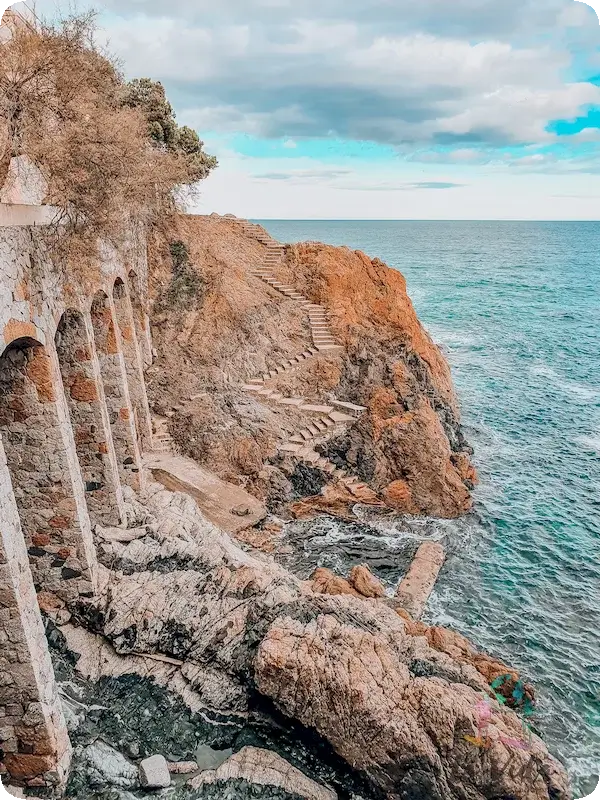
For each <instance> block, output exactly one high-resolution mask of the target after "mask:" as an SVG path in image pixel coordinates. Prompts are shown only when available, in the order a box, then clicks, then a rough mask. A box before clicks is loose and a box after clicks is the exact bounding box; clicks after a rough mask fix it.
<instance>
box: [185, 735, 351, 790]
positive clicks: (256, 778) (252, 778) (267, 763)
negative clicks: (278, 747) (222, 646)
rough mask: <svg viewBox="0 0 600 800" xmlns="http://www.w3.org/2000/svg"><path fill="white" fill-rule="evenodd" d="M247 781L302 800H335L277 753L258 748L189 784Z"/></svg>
mask: <svg viewBox="0 0 600 800" xmlns="http://www.w3.org/2000/svg"><path fill="white" fill-rule="evenodd" d="M232 780H233V781H235V780H244V781H246V782H247V783H249V784H251V785H253V786H268V787H272V788H274V789H281V790H283V791H284V792H288V793H289V794H291V795H293V796H294V797H295V798H296V797H297V798H302V800H336V797H337V795H336V794H335V792H333V791H331V789H327V788H325V787H324V786H321V785H319V784H318V783H316V782H315V781H313V780H312V779H311V778H308V777H307V776H306V775H304V774H303V773H302V772H300V770H299V769H296V767H294V766H292V765H291V764H290V763H289V762H288V761H286V760H285V759H283V758H281V756H279V755H277V753H273V752H271V751H269V750H263V749H261V748H258V747H244V748H242V749H241V750H240V751H239V753H236V754H235V755H233V756H231V758H228V759H227V761H225V762H224V763H223V764H221V766H220V767H218V768H217V769H215V770H206V771H204V772H201V773H200V774H199V775H196V777H195V778H192V779H191V781H189V786H190V787H191V788H192V789H200V788H202V787H204V786H206V785H210V784H215V783H220V782H227V781H232Z"/></svg>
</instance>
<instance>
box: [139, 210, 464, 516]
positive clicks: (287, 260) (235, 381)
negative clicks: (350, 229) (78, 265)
mask: <svg viewBox="0 0 600 800" xmlns="http://www.w3.org/2000/svg"><path fill="white" fill-rule="evenodd" d="M265 252H266V248H265V245H264V244H263V243H261V241H258V240H257V239H255V238H250V237H248V235H247V234H246V233H245V232H244V230H243V229H241V228H240V226H239V225H237V224H236V223H235V222H234V221H231V220H229V219H227V218H220V217H217V216H212V217H180V218H175V219H173V220H171V221H170V222H169V224H168V225H167V226H166V227H165V229H164V230H162V231H161V232H160V233H157V234H156V235H155V237H154V240H153V243H152V247H151V261H152V272H153V275H154V279H155V282H154V295H155V306H154V315H153V323H154V324H153V334H154V342H155V346H156V348H157V352H158V358H157V359H156V361H155V363H154V365H153V367H152V368H151V370H150V374H149V384H150V387H149V391H150V395H151V398H152V401H153V404H154V407H155V409H156V411H157V412H159V413H167V414H169V413H172V411H173V409H175V410H176V411H175V413H174V414H172V417H171V422H170V428H171V433H172V435H173V436H174V438H175V440H176V441H177V443H178V445H179V447H180V449H181V450H182V452H184V453H185V454H187V455H190V456H191V457H193V458H194V459H196V460H198V461H199V462H201V463H204V464H206V465H207V466H209V467H210V468H211V469H214V470H215V471H216V472H218V473H219V475H220V476H221V477H223V478H226V479H227V480H230V481H239V482H242V483H243V484H244V485H246V487H247V488H249V489H250V490H251V491H253V492H254V493H256V494H257V495H258V496H259V497H261V498H266V499H267V501H268V503H269V506H270V507H271V509H272V510H275V511H277V512H278V513H285V512H284V509H286V508H287V507H288V504H289V503H290V501H293V500H298V499H302V498H303V497H306V496H310V495H312V496H314V495H318V494H319V492H321V490H323V488H324V487H328V486H329V488H326V490H325V491H324V492H323V493H322V494H321V495H319V499H318V501H315V503H316V506H318V508H319V509H320V510H328V508H329V509H332V510H338V511H339V509H340V507H343V506H344V503H345V495H344V492H343V491H342V490H343V487H341V488H340V487H339V486H335V485H332V478H331V475H328V474H327V473H326V472H325V473H323V472H322V471H320V470H319V469H318V467H315V468H314V469H309V470H307V469H305V468H304V467H303V466H302V465H298V464H290V463H289V460H287V461H286V460H285V459H282V457H281V453H280V451H279V448H278V446H279V445H280V444H281V442H282V441H285V440H286V438H288V437H289V436H290V434H291V433H293V432H294V430H295V427H298V409H297V408H294V407H293V406H291V407H287V408H285V407H281V406H280V407H277V408H273V407H272V405H270V404H269V403H266V402H265V401H263V400H262V399H261V398H260V397H257V396H249V395H248V394H247V393H244V391H243V390H242V388H241V387H242V385H244V384H245V383H247V382H248V381H249V380H251V379H252V377H253V376H256V375H262V374H265V373H266V374H267V375H268V374H269V373H270V371H272V370H274V369H275V368H276V367H277V364H280V363H281V360H282V359H293V358H294V357H295V356H297V355H298V354H299V353H302V352H303V351H306V348H307V347H308V346H309V345H310V333H311V331H310V327H309V325H308V322H307V318H306V310H305V309H304V308H303V307H302V305H301V304H299V303H298V302H296V301H295V300H294V299H290V298H287V297H285V296H284V297H282V296H281V294H280V293H278V292H277V291H275V290H273V289H272V288H270V287H269V286H268V285H266V284H265V282H264V281H263V280H261V279H260V278H259V277H257V276H256V274H255V270H256V269H257V268H258V267H260V265H261V264H262V263H263V261H264V259H265ZM273 274H274V275H275V277H276V278H277V279H279V280H281V281H282V282H285V283H286V284H288V285H292V286H294V287H296V288H297V289H298V291H299V292H301V293H302V294H303V295H304V296H305V297H306V298H308V300H309V301H310V302H311V303H313V304H318V305H319V306H320V307H322V308H323V309H325V313H327V315H328V319H329V325H330V327H331V331H332V332H333V334H334V336H335V337H336V339H337V341H339V342H340V343H341V344H342V345H343V349H340V350H339V351H333V352H329V351H327V350H323V351H321V352H318V353H316V354H314V355H313V357H311V358H310V359H309V360H307V361H306V362H305V363H304V364H303V365H302V368H301V369H295V370H294V369H292V370H288V371H286V372H285V373H284V374H282V375H280V376H275V378H273V380H272V383H271V386H272V388H273V389H274V391H277V392H278V393H281V394H283V395H284V396H290V397H303V398H310V402H311V403H313V404H317V407H319V406H318V404H325V405H326V404H328V403H330V402H332V400H340V401H342V402H349V403H352V404H355V405H359V406H362V407H364V408H365V409H366V410H365V412H364V413H362V414H361V415H360V417H359V418H358V419H356V420H354V421H352V423H351V424H345V425H344V426H343V428H341V429H340V428H339V427H338V428H337V429H336V430H335V431H332V433H331V435H329V436H328V437H326V439H324V440H323V441H322V442H321V443H320V445H319V447H318V448H317V449H318V450H319V452H320V453H322V454H323V455H324V456H325V457H326V458H327V459H328V460H329V461H331V462H332V463H333V464H334V468H335V467H337V468H338V469H340V470H343V471H345V472H348V473H350V474H352V475H356V476H357V477H358V479H360V481H361V482H363V483H364V484H365V485H367V486H368V487H369V489H370V490H373V493H372V494H370V495H368V497H367V498H366V499H367V500H369V498H370V500H371V501H374V500H375V499H377V500H378V501H381V502H384V503H385V504H387V505H389V506H391V507H392V508H394V509H396V510H398V511H401V512H407V513H410V514H425V515H433V516H440V517H455V516H459V515H460V514H462V513H464V512H465V511H466V510H468V509H469V508H470V505H471V499H470V489H471V488H472V486H473V483H474V482H475V480H476V476H475V471H474V469H473V467H472V466H471V463H470V449H469V447H468V445H467V443H466V442H465V440H464V437H463V435H462V432H461V428H460V416H459V411H458V404H457V400H456V396H455V394H454V390H453V386H452V380H451V376H450V372H449V368H448V365H447V364H446V362H445V360H444V358H443V356H442V354H441V353H440V351H439V349H438V348H437V346H436V345H435V344H434V343H433V341H432V340H431V338H430V337H429V335H428V334H427V332H426V331H425V329H424V328H423V326H422V325H421V323H420V322H419V320H418V318H417V316H416V313H415V311H414V308H413V306H412V303H411V301H410V299H409V297H408V295H407V292H406V282H405V280H404V278H403V276H402V275H401V274H400V273H399V272H398V271H397V270H393V269H390V268H388V267H387V266H386V265H385V264H383V263H381V262H380V261H377V260H371V259H370V258H369V257H368V256H366V255H365V254H364V253H360V252H354V251H351V250H348V249H347V248H336V247H328V246H325V245H321V244H313V243H309V244H302V245H296V246H290V247H288V248H286V251H285V256H284V258H283V259H282V260H281V262H280V263H278V264H276V265H274V267H273ZM271 374H273V373H271ZM334 484H335V482H334ZM340 494H341V503H340ZM351 500H354V502H355V500H356V498H352V497H350V498H349V500H348V502H350V501H351ZM304 510H306V508H305V509H304Z"/></svg>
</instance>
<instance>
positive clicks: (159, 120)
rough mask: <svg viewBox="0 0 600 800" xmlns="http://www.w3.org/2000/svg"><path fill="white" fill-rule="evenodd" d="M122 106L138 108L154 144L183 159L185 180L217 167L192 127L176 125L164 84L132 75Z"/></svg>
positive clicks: (198, 179) (207, 172)
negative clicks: (186, 168)
mask: <svg viewBox="0 0 600 800" xmlns="http://www.w3.org/2000/svg"><path fill="white" fill-rule="evenodd" d="M124 102H125V105H127V106H129V107H130V108H139V109H140V110H141V111H142V112H143V114H144V116H145V117H146V119H147V121H148V133H149V136H150V139H151V140H152V142H153V143H154V145H155V147H158V148H162V149H163V150H165V151H166V152H169V153H174V154H175V155H177V156H179V157H181V158H183V159H184V160H185V162H186V165H187V167H188V170H189V181H190V182H192V181H200V180H202V179H203V178H206V177H207V175H208V174H209V173H210V171H211V170H212V169H214V168H215V167H216V166H217V159H216V158H215V157H214V156H210V155H208V153H205V152H204V149H203V148H204V142H202V141H201V140H200V137H199V136H198V134H197V133H196V131H195V130H192V128H188V126H187V125H183V126H181V127H180V126H179V125H178V124H177V122H176V121H175V113H174V111H173V107H172V106H171V104H170V103H169V101H168V100H167V97H166V94H165V90H164V87H163V85H162V83H160V82H158V81H152V80H150V78H136V79H135V80H133V81H130V82H129V83H128V84H127V89H126V92H125V99H124Z"/></svg>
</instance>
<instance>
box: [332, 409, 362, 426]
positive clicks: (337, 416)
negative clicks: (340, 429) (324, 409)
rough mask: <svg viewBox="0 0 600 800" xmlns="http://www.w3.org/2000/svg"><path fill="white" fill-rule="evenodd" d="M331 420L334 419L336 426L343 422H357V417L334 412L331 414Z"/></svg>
mask: <svg viewBox="0 0 600 800" xmlns="http://www.w3.org/2000/svg"><path fill="white" fill-rule="evenodd" d="M329 419H332V420H333V421H334V422H335V423H336V424H339V423H342V422H356V417H352V416H350V414H343V413H342V412H341V411H332V412H331V413H330V414H329Z"/></svg>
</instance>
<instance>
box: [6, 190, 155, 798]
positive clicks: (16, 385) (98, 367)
mask: <svg viewBox="0 0 600 800" xmlns="http://www.w3.org/2000/svg"><path fill="white" fill-rule="evenodd" d="M15 208H16V206H14V205H12V206H11V205H2V204H1V203H0V774H1V775H2V780H3V782H4V783H5V785H8V784H15V785H22V786H27V787H29V790H30V791H31V792H34V793H35V792H36V791H39V792H40V793H41V794H44V796H46V795H47V794H48V792H50V793H52V791H54V789H56V791H59V790H60V787H61V786H62V785H63V784H64V780H65V777H66V774H67V772H68V765H69V759H70V744H69V740H68V735H67V732H66V727H65V723H64V719H63V717H62V712H61V709H60V703H59V701H58V699H57V691H56V685H55V681H54V675H53V672H52V665H51V662H50V657H49V654H48V649H47V646H46V640H45V636H44V629H43V622H42V612H41V611H40V608H41V609H46V610H47V609H49V608H57V607H62V606H65V605H67V606H68V605H69V604H70V603H71V602H73V600H75V599H76V598H78V597H80V596H82V595H84V596H85V595H88V596H89V595H90V594H93V593H94V591H95V590H96V582H97V562H96V551H95V542H94V525H95V524H96V523H101V524H119V523H120V522H121V521H122V516H123V496H122V486H123V485H124V484H128V485H130V486H133V487H135V488H137V487H139V484H140V480H141V453H142V448H146V449H148V448H150V447H151V436H152V433H151V423H150V414H149V409H148V401H147V397H146V391H145V384H144V376H143V366H144V365H147V364H149V363H150V362H151V358H152V346H151V341H150V336H149V322H148V316H147V313H146V312H147V296H146V289H147V266H146V253H145V239H144V236H143V232H142V231H135V232H134V234H135V235H134V236H132V243H131V246H130V247H128V248H127V254H126V256H123V257H121V256H120V255H119V254H118V253H116V252H115V251H114V250H113V249H112V248H110V247H108V246H103V247H99V249H98V256H97V264H96V266H95V268H94V270H93V271H92V273H91V274H90V272H88V273H87V274H85V275H83V274H81V275H80V274H79V273H78V271H77V269H76V268H73V269H70V270H66V269H64V268H61V269H58V268H56V267H55V266H54V265H53V263H52V259H51V257H50V255H49V252H48V249H47V247H46V246H45V244H44V241H45V240H44V225H43V224H42V225H40V224H39V222H40V221H42V222H43V221H45V220H47V219H48V218H49V216H50V214H49V213H48V210H47V208H46V207H45V206H34V205H31V206H28V207H27V208H28V213H27V214H26V215H25V217H23V219H19V221H18V224H15V219H16V218H17V217H18V215H16V216H15V213H14V212H15ZM17 210H18V209H17ZM32 221H35V222H36V225H33V224H30V223H31V222H32ZM7 222H8V223H10V224H6V223H7ZM36 593H37V599H38V602H37V603H36V602H35V594H36Z"/></svg>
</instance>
